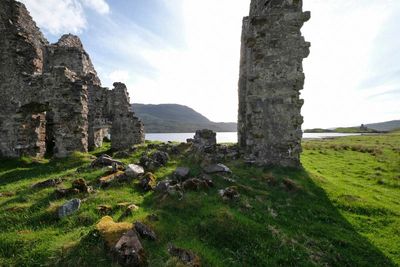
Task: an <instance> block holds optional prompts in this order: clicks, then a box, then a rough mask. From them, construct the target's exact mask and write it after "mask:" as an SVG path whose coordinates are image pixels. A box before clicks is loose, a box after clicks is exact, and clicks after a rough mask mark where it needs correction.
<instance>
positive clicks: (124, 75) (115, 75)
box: [108, 70, 129, 83]
mask: <svg viewBox="0 0 400 267" xmlns="http://www.w3.org/2000/svg"><path fill="white" fill-rule="evenodd" d="M108 78H109V79H110V81H112V82H122V83H127V82H128V81H129V72H128V71H126V70H114V71H113V72H111V73H110V74H109V75H108Z"/></svg>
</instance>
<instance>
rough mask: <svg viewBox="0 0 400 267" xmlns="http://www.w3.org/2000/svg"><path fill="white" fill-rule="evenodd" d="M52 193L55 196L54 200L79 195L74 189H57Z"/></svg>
mask: <svg viewBox="0 0 400 267" xmlns="http://www.w3.org/2000/svg"><path fill="white" fill-rule="evenodd" d="M54 193H55V195H56V198H66V197H70V196H73V195H76V194H79V193H80V191H79V190H78V189H76V188H68V189H65V188H57V189H56V190H55V191H54Z"/></svg>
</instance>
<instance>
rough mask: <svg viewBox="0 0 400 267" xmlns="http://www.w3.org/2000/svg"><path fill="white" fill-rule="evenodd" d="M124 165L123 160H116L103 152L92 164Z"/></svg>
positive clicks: (101, 165)
mask: <svg viewBox="0 0 400 267" xmlns="http://www.w3.org/2000/svg"><path fill="white" fill-rule="evenodd" d="M113 165H114V166H115V165H117V166H123V165H124V164H123V163H122V162H121V161H118V160H114V159H113V158H112V157H110V156H109V155H106V154H103V155H101V156H100V157H98V158H97V159H95V160H94V161H92V163H91V164H90V166H91V167H93V168H95V167H107V166H113Z"/></svg>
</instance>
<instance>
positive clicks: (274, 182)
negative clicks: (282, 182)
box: [264, 174, 279, 186]
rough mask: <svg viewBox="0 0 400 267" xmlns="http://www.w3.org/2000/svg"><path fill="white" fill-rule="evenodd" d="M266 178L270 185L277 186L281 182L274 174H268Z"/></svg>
mask: <svg viewBox="0 0 400 267" xmlns="http://www.w3.org/2000/svg"><path fill="white" fill-rule="evenodd" d="M264 180H265V181H266V182H267V184H268V185H269V186H277V185H278V184H279V182H278V180H277V179H276V178H275V177H274V176H273V175H272V174H267V175H266V176H265V177H264Z"/></svg>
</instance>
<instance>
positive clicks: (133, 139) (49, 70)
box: [0, 0, 144, 157]
mask: <svg viewBox="0 0 400 267" xmlns="http://www.w3.org/2000/svg"><path fill="white" fill-rule="evenodd" d="M0 36H1V38H0V52H1V53H0V107H1V109H2V110H1V113H0V136H1V138H0V156H6V157H19V156H22V155H29V156H39V157H41V156H44V155H45V153H51V154H54V156H56V157H65V156H67V155H69V154H70V153H72V152H73V151H82V152H87V151H88V149H89V148H95V147H98V146H100V145H101V144H102V140H103V138H104V137H105V136H106V135H107V134H109V133H111V141H112V147H113V148H115V149H122V148H124V149H125V148H129V147H131V146H133V145H134V144H138V143H142V142H144V132H143V124H142V123H141V122H140V120H139V119H138V118H137V117H135V115H134V113H133V112H132V111H131V107H130V104H129V96H128V93H127V90H126V87H125V85H123V84H120V83H116V84H114V86H115V89H113V90H108V89H107V88H104V87H101V82H100V79H99V78H98V76H97V73H96V71H95V69H94V67H93V64H92V62H91V60H90V57H89V55H88V54H87V53H86V52H85V50H84V49H83V46H82V43H81V41H80V40H79V38H78V37H76V36H73V35H64V36H62V37H61V38H60V40H59V41H58V42H57V43H55V44H49V43H48V41H47V40H46V39H45V38H44V36H43V35H42V33H41V32H40V30H39V29H38V28H37V26H36V24H35V22H34V21H33V20H32V18H31V17H30V15H29V12H28V11H27V10H26V8H25V6H24V5H23V4H21V3H19V2H16V1H14V0H2V1H0Z"/></svg>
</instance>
